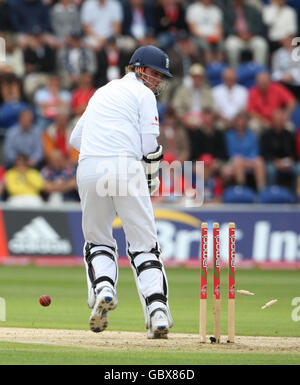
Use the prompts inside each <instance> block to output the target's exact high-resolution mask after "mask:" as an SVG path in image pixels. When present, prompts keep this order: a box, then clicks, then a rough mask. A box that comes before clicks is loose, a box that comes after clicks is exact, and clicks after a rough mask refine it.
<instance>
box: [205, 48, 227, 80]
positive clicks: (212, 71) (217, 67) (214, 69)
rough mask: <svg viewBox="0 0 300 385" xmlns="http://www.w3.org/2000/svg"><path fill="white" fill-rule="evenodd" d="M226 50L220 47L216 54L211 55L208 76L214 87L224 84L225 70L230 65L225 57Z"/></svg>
mask: <svg viewBox="0 0 300 385" xmlns="http://www.w3.org/2000/svg"><path fill="white" fill-rule="evenodd" d="M225 56H226V55H225V52H224V50H223V49H219V50H218V51H217V52H215V55H213V56H212V57H211V60H210V62H209V63H207V65H206V69H205V70H206V76H207V78H208V80H209V83H210V85H211V86H212V87H216V86H219V85H220V84H222V82H223V81H222V74H223V71H224V70H225V69H226V68H227V67H228V63H227V61H226V58H225Z"/></svg>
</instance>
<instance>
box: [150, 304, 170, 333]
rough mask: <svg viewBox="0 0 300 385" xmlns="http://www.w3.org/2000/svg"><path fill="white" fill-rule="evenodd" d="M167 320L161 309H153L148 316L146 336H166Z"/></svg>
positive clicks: (167, 329)
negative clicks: (148, 328)
mask: <svg viewBox="0 0 300 385" xmlns="http://www.w3.org/2000/svg"><path fill="white" fill-rule="evenodd" d="M168 333H169V320H168V317H167V314H166V312H165V311H164V310H163V309H156V310H154V312H153V314H152V315H151V318H150V330H149V331H148V334H147V337H148V338H149V339H158V338H164V339H167V338H168Z"/></svg>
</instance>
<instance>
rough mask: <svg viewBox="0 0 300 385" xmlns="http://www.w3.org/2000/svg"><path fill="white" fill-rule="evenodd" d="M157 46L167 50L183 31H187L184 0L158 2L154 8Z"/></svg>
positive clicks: (159, 0) (160, 0)
mask: <svg viewBox="0 0 300 385" xmlns="http://www.w3.org/2000/svg"><path fill="white" fill-rule="evenodd" d="M154 18H155V22H156V27H155V34H156V36H157V44H158V46H159V47H160V48H161V49H163V50H167V49H168V48H169V47H170V46H172V45H173V44H174V42H175V39H176V35H177V33H178V32H179V31H181V30H185V31H186V30H187V25H186V22H185V11H184V8H183V5H182V0H158V1H157V4H156V6H155V8H154Z"/></svg>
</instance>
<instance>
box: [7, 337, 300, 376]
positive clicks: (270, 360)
mask: <svg viewBox="0 0 300 385" xmlns="http://www.w3.org/2000/svg"><path fill="white" fill-rule="evenodd" d="M29 357H30V358H29ZM299 357H300V355H299V354H287V353H273V354H266V353H258V354H257V353H254V352H253V353H236V352H235V353H230V354H228V353H216V352H205V353H204V352H203V353H200V352H184V353H183V352H174V351H164V352H153V351H151V352H147V351H139V352H136V351H127V352H124V351H111V352H109V353H108V352H107V351H101V350H92V349H89V350H87V349H80V348H73V347H72V348H70V347H57V346H55V347H54V346H47V345H31V344H17V343H10V344H8V343H1V342H0V362H1V364H2V365H11V364H16V363H17V364H19V365H28V363H29V360H30V364H31V365H35V364H39V365H51V364H53V365H62V364H63V365H112V364H122V365H132V364H133V363H135V364H136V365H149V364H151V365H170V364H172V365H200V364H201V365H215V364H218V363H219V364H222V365H236V364H238V365H251V364H253V365H257V364H263V365H270V364H272V365H286V364H288V365H299ZM106 370H109V368H107V369H106ZM123 370H126V368H124V369H123Z"/></svg>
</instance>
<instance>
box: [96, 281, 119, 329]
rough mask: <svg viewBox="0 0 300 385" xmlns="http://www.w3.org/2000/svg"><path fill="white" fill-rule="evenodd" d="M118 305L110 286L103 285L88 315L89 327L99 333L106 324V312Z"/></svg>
mask: <svg viewBox="0 0 300 385" xmlns="http://www.w3.org/2000/svg"><path fill="white" fill-rule="evenodd" d="M117 305H118V298H117V295H115V294H114V292H113V291H112V289H111V288H110V287H106V286H105V287H103V288H102V289H101V290H100V291H99V292H98V293H97V296H96V302H95V305H94V307H93V310H92V313H91V317H90V329H91V330H92V331H93V332H94V333H100V332H102V331H103V330H105V329H106V328H107V326H108V312H109V311H110V310H114V309H115V308H116V307H117Z"/></svg>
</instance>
